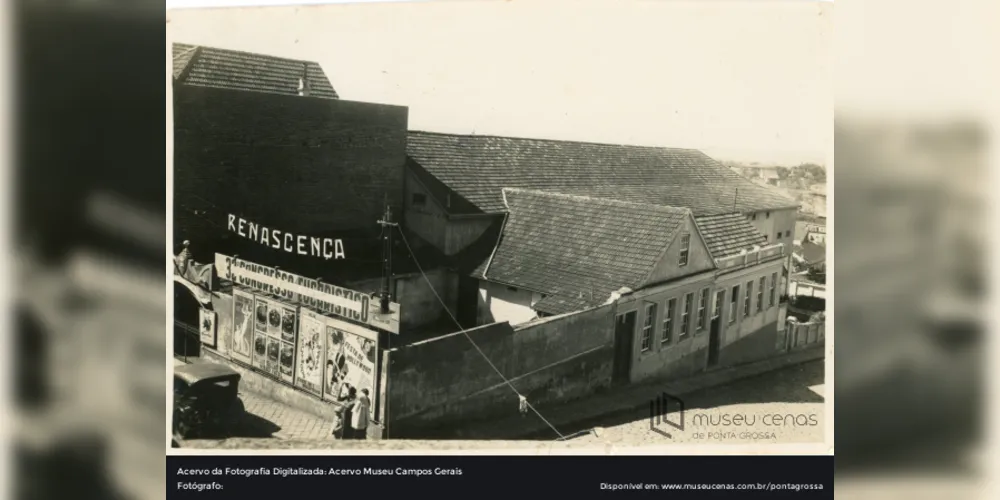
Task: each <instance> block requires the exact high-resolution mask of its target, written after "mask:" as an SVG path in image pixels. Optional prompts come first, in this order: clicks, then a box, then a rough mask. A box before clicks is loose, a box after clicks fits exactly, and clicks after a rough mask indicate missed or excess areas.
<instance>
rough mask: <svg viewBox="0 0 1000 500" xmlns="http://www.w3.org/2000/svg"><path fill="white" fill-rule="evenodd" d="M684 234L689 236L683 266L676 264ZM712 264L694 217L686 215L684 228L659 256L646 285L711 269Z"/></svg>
mask: <svg viewBox="0 0 1000 500" xmlns="http://www.w3.org/2000/svg"><path fill="white" fill-rule="evenodd" d="M685 234H688V235H690V236H691V245H690V249H689V252H688V263H687V264H686V265H684V266H678V263H679V262H680V256H681V248H682V245H681V237H682V236H683V235H685ZM713 266H714V264H713V262H712V257H711V256H710V255H709V253H708V247H706V246H705V242H704V241H703V240H702V239H701V237H700V236H699V235H698V231H697V229H696V227H695V224H694V218H692V217H688V218H687V219H686V220H685V226H684V228H682V229H681V230H680V231H679V232H678V234H677V236H676V237H675V238H674V241H673V242H672V243H671V244H670V246H669V247H667V250H666V252H665V253H664V254H663V257H661V258H660V262H659V263H657V265H656V267H655V268H654V269H653V272H652V273H651V274H650V276H649V278H648V279H647V280H646V285H651V284H656V283H661V282H664V281H667V280H671V279H674V278H679V277H682V276H688V275H691V274H694V273H697V272H701V271H705V270H708V269H711V268H712V267H713Z"/></svg>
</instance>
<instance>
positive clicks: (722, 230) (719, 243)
mask: <svg viewBox="0 0 1000 500" xmlns="http://www.w3.org/2000/svg"><path fill="white" fill-rule="evenodd" d="M695 222H696V223H697V224H698V230H699V231H700V232H701V235H702V237H703V238H704V240H705V245H707V246H708V251H709V252H710V253H711V254H712V257H713V258H716V259H721V258H722V257H728V256H730V255H735V254H738V253H740V251H741V250H744V249H750V248H753V247H754V246H755V245H760V246H763V245H764V244H765V243H766V242H767V238H766V237H765V236H764V235H763V234H761V233H760V231H757V228H755V227H753V224H750V221H748V220H747V218H746V216H745V215H743V214H720V215H704V216H700V217H696V218H695Z"/></svg>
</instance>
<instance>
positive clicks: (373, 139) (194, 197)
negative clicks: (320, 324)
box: [174, 86, 407, 240]
mask: <svg viewBox="0 0 1000 500" xmlns="http://www.w3.org/2000/svg"><path fill="white" fill-rule="evenodd" d="M174 123H175V126H174V158H175V165H174V168H175V170H174V188H175V226H176V227H177V232H176V234H175V237H176V238H189V239H192V240H197V239H198V235H199V234H207V235H217V233H219V232H220V231H221V232H224V231H225V230H226V228H225V225H226V222H225V221H226V219H225V215H226V212H230V211H231V212H233V213H236V214H238V215H240V216H242V217H245V218H247V219H250V220H253V221H255V222H258V223H260V224H262V225H265V226H269V227H275V228H280V229H282V230H283V231H296V232H300V233H305V234H309V233H321V232H328V231H344V230H357V229H359V228H362V229H370V227H371V226H374V222H375V221H376V220H377V219H378V218H379V217H380V216H381V215H382V212H383V208H384V202H385V201H386V200H388V202H389V203H390V204H391V205H392V206H393V207H394V208H395V210H396V211H397V213H398V211H399V210H401V208H402V202H403V199H402V197H403V190H404V186H403V174H404V171H403V169H404V165H405V148H406V130H407V109H406V108H404V107H397V106H386V105H380V104H369V103H360V102H351V101H343V100H330V99H319V98H310V97H296V96H283V95H272V94H264V93H254V92H239V91H231V90H223V89H211V88H200V87H187V86H181V87H178V88H176V89H175V90H174ZM194 211H198V212H199V213H198V214H195V213H193V212H194Z"/></svg>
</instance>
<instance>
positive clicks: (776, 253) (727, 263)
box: [715, 243, 785, 270]
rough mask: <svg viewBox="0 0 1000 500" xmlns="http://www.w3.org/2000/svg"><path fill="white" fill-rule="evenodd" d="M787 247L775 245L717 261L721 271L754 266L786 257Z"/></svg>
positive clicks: (780, 244)
mask: <svg viewBox="0 0 1000 500" xmlns="http://www.w3.org/2000/svg"><path fill="white" fill-rule="evenodd" d="M784 252H785V246H784V244H782V243H775V244H773V245H770V246H766V247H763V248H759V249H757V250H753V251H750V252H747V253H743V254H737V255H732V256H729V257H723V258H721V259H717V260H716V261H715V263H716V265H717V266H718V268H719V269H720V270H730V269H735V268H739V267H746V266H753V265H756V264H759V263H761V262H765V261H768V260H771V259H774V258H776V257H781V256H782V255H784Z"/></svg>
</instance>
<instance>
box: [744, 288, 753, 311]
mask: <svg viewBox="0 0 1000 500" xmlns="http://www.w3.org/2000/svg"><path fill="white" fill-rule="evenodd" d="M746 292H747V293H746V294H744V296H743V317H744V318H745V317H747V316H749V315H750V299H752V298H753V281H747V289H746Z"/></svg>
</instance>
